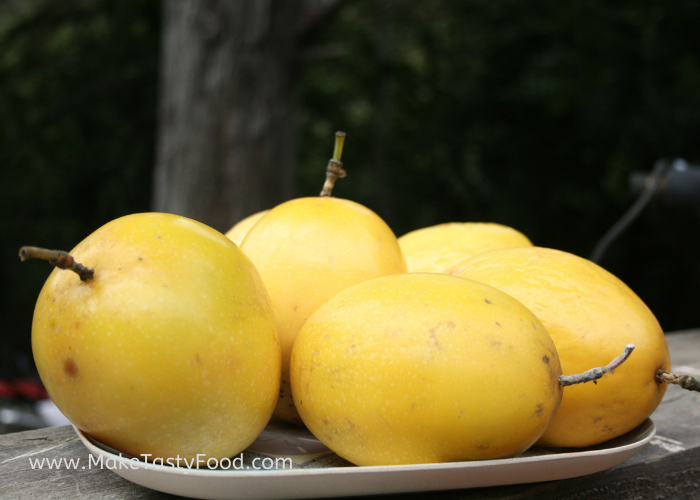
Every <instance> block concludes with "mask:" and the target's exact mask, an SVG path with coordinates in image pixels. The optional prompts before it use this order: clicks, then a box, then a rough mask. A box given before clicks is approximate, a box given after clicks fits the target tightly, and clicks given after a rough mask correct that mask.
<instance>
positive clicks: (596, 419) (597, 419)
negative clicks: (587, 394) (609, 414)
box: [593, 417, 602, 424]
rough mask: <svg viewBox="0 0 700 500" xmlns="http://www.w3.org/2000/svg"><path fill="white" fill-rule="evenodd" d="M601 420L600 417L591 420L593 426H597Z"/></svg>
mask: <svg viewBox="0 0 700 500" xmlns="http://www.w3.org/2000/svg"><path fill="white" fill-rule="evenodd" d="M601 420H602V419H601V418H600V417H598V418H594V419H593V423H594V424H597V423H598V422H600V421H601Z"/></svg>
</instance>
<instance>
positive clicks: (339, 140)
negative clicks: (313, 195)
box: [321, 132, 346, 196]
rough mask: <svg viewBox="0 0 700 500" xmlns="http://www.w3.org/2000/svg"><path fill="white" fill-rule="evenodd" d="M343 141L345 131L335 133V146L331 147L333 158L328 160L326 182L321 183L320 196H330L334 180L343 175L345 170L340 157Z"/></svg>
mask: <svg viewBox="0 0 700 500" xmlns="http://www.w3.org/2000/svg"><path fill="white" fill-rule="evenodd" d="M344 143H345V132H336V133H335V148H334V149H333V158H331V159H330V160H329V161H328V166H327V167H326V182H324V183H323V189H322V190H321V196H330V195H331V191H333V186H335V181H336V180H337V179H338V178H339V177H340V178H341V179H342V178H343V177H345V175H346V172H345V170H343V162H342V161H340V157H341V156H342V155H343V144H344Z"/></svg>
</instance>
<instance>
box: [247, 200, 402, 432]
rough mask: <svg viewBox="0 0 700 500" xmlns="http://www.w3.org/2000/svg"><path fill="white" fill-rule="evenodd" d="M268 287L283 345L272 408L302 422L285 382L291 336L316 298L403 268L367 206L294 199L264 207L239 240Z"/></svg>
mask: <svg viewBox="0 0 700 500" xmlns="http://www.w3.org/2000/svg"><path fill="white" fill-rule="evenodd" d="M241 249H242V250H243V252H244V253H245V254H246V255H247V256H248V257H249V258H250V260H252V261H253V264H255V267H256V268H257V270H258V271H259V272H260V276H261V277H262V279H263V282H264V283H265V286H266V287H267V290H268V292H269V293H270V299H271V301H272V308H273V310H274V313H275V317H276V319H277V324H278V327H279V333H280V344H281V347H282V380H281V386H280V398H279V401H278V404H277V408H276V409H275V415H276V416H277V417H279V418H282V419H284V420H286V421H289V422H294V423H301V420H300V419H299V415H298V413H297V411H296V409H295V407H294V401H293V400H292V394H291V390H290V388H289V356H290V354H291V351H292V345H293V343H294V339H295V338H296V336H297V333H298V332H299V329H300V328H301V327H302V325H303V324H304V322H305V321H306V320H307V318H308V317H309V316H311V313H313V312H314V311H315V310H316V309H317V308H318V307H319V306H320V305H321V304H323V303H324V302H325V301H326V300H328V299H330V298H331V297H332V296H333V295H335V294H336V293H338V292H340V291H341V290H344V289H345V288H347V287H349V286H351V285H354V284H356V283H360V282H362V281H365V280H368V279H371V278H376V277H378V276H385V275H388V274H395V273H403V272H406V263H405V261H404V258H403V255H402V254H401V249H400V248H399V245H398V242H397V241H396V236H395V235H394V233H393V232H392V231H391V229H390V228H389V226H387V225H386V223H385V222H384V221H383V220H382V219H381V218H380V217H379V216H378V215H377V214H375V213H374V212H372V211H371V210H370V209H368V208H366V207H364V206H362V205H360V204H358V203H355V202H352V201H349V200H344V199H340V198H332V197H309V198H298V199H294V200H291V201H288V202H285V203H282V204H281V205H278V206H277V207H275V208H273V209H272V210H270V212H269V213H268V214H267V215H265V217H263V218H262V219H260V221H258V223H257V224H255V226H253V228H252V229H251V230H250V232H249V233H248V235H247V236H246V238H245V239H244V240H243V243H242V245H241Z"/></svg>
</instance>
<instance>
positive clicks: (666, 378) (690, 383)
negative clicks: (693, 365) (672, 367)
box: [656, 370, 700, 392]
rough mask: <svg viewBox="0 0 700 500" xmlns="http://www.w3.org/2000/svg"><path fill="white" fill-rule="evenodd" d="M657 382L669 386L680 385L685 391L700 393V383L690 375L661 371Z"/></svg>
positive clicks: (657, 376) (657, 374)
mask: <svg viewBox="0 0 700 500" xmlns="http://www.w3.org/2000/svg"><path fill="white" fill-rule="evenodd" d="M656 380H658V381H659V382H666V383H667V384H676V385H680V386H681V387H682V388H683V389H686V390H689V391H698V392H700V381H698V380H697V379H694V378H693V377H691V376H690V375H678V374H677V373H671V372H667V371H666V370H659V371H658V372H656Z"/></svg>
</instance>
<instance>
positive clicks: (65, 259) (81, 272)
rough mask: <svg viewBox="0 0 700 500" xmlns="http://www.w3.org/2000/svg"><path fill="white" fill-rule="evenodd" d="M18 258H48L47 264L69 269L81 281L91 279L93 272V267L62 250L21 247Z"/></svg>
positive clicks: (23, 259)
mask: <svg viewBox="0 0 700 500" xmlns="http://www.w3.org/2000/svg"><path fill="white" fill-rule="evenodd" d="M19 258H20V259H21V260H22V262H24V261H25V260H28V259H42V260H48V261H49V264H51V265H52V266H56V267H57V268H59V269H69V270H71V271H73V272H74V273H76V274H77V275H78V276H80V280H81V281H87V280H91V279H92V278H93V275H94V274H95V270H94V269H90V268H88V267H85V266H83V265H82V264H80V263H78V262H76V261H75V259H73V256H72V255H71V254H69V253H68V252H64V251H63V250H47V249H46V248H39V247H22V248H20V249H19Z"/></svg>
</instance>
